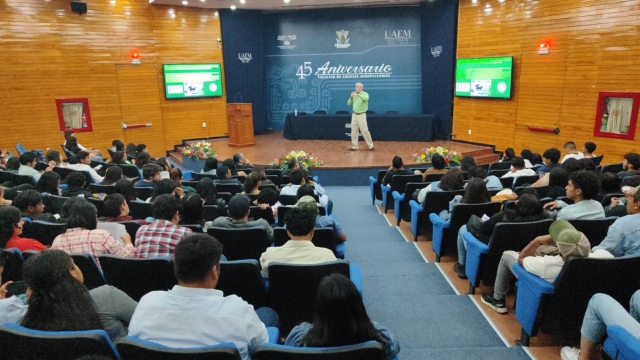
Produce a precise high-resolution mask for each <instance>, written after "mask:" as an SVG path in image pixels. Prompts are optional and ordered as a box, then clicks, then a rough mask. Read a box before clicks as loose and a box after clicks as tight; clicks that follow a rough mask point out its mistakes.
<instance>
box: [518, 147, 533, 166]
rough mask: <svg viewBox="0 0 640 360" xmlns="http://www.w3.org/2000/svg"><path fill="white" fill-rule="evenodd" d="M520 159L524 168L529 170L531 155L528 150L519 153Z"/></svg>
mask: <svg viewBox="0 0 640 360" xmlns="http://www.w3.org/2000/svg"><path fill="white" fill-rule="evenodd" d="M520 157H521V158H522V159H523V160H524V167H526V168H527V169H531V168H532V167H533V164H532V163H531V158H532V157H533V153H532V152H531V150H529V149H522V151H520Z"/></svg>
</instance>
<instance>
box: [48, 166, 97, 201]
mask: <svg viewBox="0 0 640 360" xmlns="http://www.w3.org/2000/svg"><path fill="white" fill-rule="evenodd" d="M86 181H87V177H86V176H85V174H84V173H83V172H79V171H74V172H72V173H71V174H69V175H68V176H67V188H66V189H64V190H62V196H64V197H74V196H81V197H85V198H88V197H93V194H91V193H90V192H88V191H87V190H85V189H84V185H85V183H86ZM54 195H55V194H54Z"/></svg>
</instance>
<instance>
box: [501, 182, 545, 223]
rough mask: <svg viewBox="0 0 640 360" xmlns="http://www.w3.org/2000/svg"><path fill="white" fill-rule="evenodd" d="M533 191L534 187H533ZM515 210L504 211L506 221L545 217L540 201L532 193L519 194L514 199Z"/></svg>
mask: <svg viewBox="0 0 640 360" xmlns="http://www.w3.org/2000/svg"><path fill="white" fill-rule="evenodd" d="M533 190H534V191H535V189H533ZM514 210H515V211H505V218H506V220H507V221H514V222H515V221H520V222H528V221H537V220H541V219H544V218H546V217H547V216H546V214H545V213H544V211H543V208H542V203H541V202H540V201H539V200H538V197H537V196H536V195H534V194H521V195H520V197H519V198H518V200H517V201H516V205H515V209H514Z"/></svg>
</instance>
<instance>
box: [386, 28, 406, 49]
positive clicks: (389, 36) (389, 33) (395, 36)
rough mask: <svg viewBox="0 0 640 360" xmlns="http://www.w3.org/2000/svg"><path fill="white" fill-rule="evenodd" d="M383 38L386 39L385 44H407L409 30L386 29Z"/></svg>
mask: <svg viewBox="0 0 640 360" xmlns="http://www.w3.org/2000/svg"><path fill="white" fill-rule="evenodd" d="M384 39H385V40H387V45H392V46H393V45H408V44H409V39H411V30H386V31H385V32H384Z"/></svg>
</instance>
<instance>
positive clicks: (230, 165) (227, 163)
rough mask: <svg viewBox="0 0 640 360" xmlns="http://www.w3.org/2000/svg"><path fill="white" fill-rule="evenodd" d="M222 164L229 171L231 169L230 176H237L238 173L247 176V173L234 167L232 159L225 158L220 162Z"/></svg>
mask: <svg viewBox="0 0 640 360" xmlns="http://www.w3.org/2000/svg"><path fill="white" fill-rule="evenodd" d="M222 165H224V166H226V167H228V168H229V171H231V176H238V175H241V176H247V173H245V172H244V171H241V170H238V169H236V163H235V162H234V161H233V159H225V160H224V161H223V162H222ZM218 177H220V176H218Z"/></svg>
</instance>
